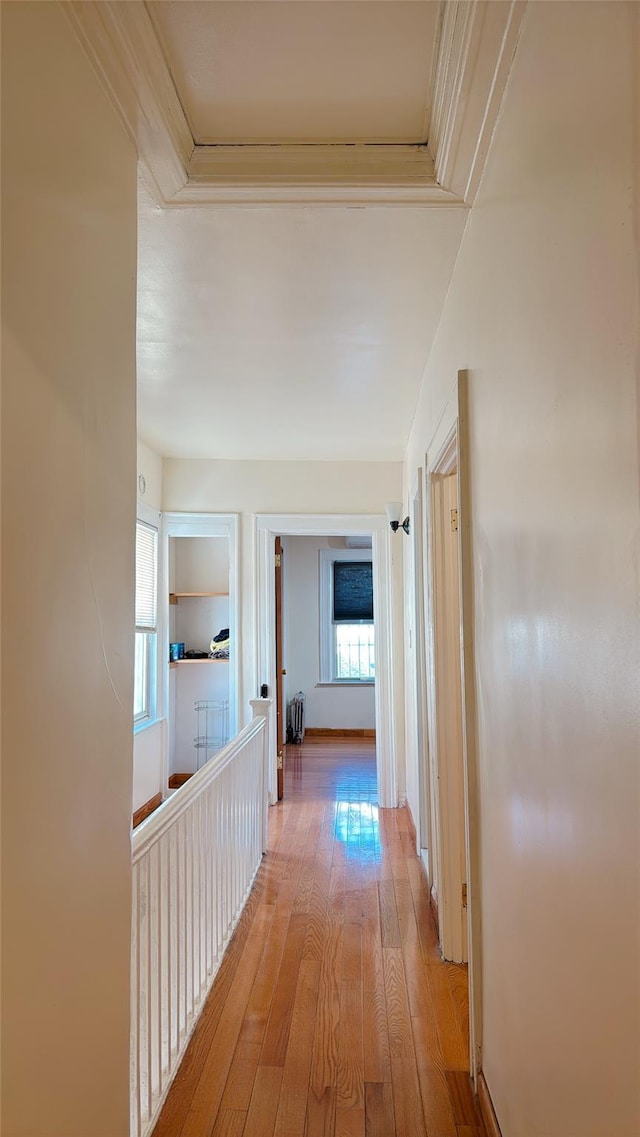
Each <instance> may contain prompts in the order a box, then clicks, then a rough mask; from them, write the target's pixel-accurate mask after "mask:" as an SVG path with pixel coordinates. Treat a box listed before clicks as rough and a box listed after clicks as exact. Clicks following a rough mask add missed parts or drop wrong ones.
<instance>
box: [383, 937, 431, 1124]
mask: <svg viewBox="0 0 640 1137" xmlns="http://www.w3.org/2000/svg"><path fill="white" fill-rule="evenodd" d="M383 957H384V958H383V962H384V986H385V993H386V998H387V1019H388V1024H389V1047H390V1055H391V1083H392V1086H393V1108H394V1116H395V1122H396V1134H397V1137H425V1135H426V1132H427V1131H426V1127H425V1122H424V1114H423V1110H422V1099H421V1096H420V1085H419V1082H418V1071H417V1066H416V1054H415V1047H414V1042H413V1032H412V1029H411V1016H410V1013H409V999H408V996H407V989H406V982H405V975H404V964H403V959H402V951H401V950H400V949H399V948H384V950H383Z"/></svg>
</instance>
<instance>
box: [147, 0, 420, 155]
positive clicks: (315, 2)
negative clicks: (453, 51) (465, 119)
mask: <svg viewBox="0 0 640 1137" xmlns="http://www.w3.org/2000/svg"><path fill="white" fill-rule="evenodd" d="M147 8H148V10H149V12H150V14H151V17H152V19H153V21H154V24H155V27H156V30H157V33H158V36H159V38H160V40H161V43H162V45H163V49H164V51H165V54H166V57H167V60H168V63H169V66H170V69H171V73H172V76H173V79H174V82H175V85H176V89H177V91H178V95H179V97H180V99H181V101H182V104H183V107H184V109H185V112H186V115H187V118H188V120H189V123H190V126H191V129H192V131H193V135H194V140H195V142H196V143H198V144H201V145H204V144H215V143H227V144H229V143H314V142H316V143H318V142H392V143H393V142H395V143H407V142H409V143H411V142H414V143H415V142H423V141H425V139H426V132H427V129H428V106H427V103H428V98H429V85H430V76H431V66H432V58H433V51H434V39H435V34H436V24H437V13H438V4H437V3H435V2H433V0H335V2H331V0H211V2H209V0H196V2H192V0H149V3H148V4H147Z"/></svg>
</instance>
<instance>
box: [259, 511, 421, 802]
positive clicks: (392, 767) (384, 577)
mask: <svg viewBox="0 0 640 1137" xmlns="http://www.w3.org/2000/svg"><path fill="white" fill-rule="evenodd" d="M353 534H370V535H371V544H372V547H371V554H370V555H371V562H372V567H373V589H374V594H375V597H376V645H375V662H376V682H375V696H374V697H375V732H376V761H377V774H378V793H379V802H380V805H382V806H396V805H397V804H398V794H397V777H396V731H395V711H394V706H393V671H394V666H399V665H400V656H399V654H398V655H396V649H395V645H394V615H393V608H394V605H393V587H392V579H393V573H392V551H391V542H390V538H391V537H392V536H393V535H392V533H391V530H390V529H389V526H388V524H387V522H386V519H385V518H384V517H382V516H380V515H346V516H343V515H331V516H323V515H310V516H304V515H303V516H301V515H288V514H284V515H283V514H262V515H259V516H258V517H257V519H256V557H257V564H256V576H257V582H258V588H257V605H256V640H257V645H258V676H257V678H258V684H259V686H262V684H265V685H266V686H267V687H268V689H269V691H270V692H272V693H273V696H274V701H273V705H272V708H271V719H270V738H271V762H270V778H269V795H270V801H271V804H274V803H275V802H276V801H277V800H278V746H277V717H276V706H275V703H276V698H275V696H276V687H277V675H276V671H277V665H276V611H275V571H276V570H275V556H274V550H275V538H276V537H277V536H280V537H283V538H287V537H293V536H304V537H325V538H332V537H336V536H337V537H343V538H344V537H349V536H351V535H353ZM285 589H286V583H285ZM285 667H286V661H285ZM281 670H282V668H281ZM288 678H289V677H287V679H288Z"/></svg>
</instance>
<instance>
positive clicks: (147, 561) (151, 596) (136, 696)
mask: <svg viewBox="0 0 640 1137" xmlns="http://www.w3.org/2000/svg"><path fill="white" fill-rule="evenodd" d="M157 641H158V530H157V529H155V528H154V526H153V525H147V523H146V522H145V521H137V522H136V645H135V669H134V681H133V722H134V725H137V724H139V723H143V722H146V721H147V720H149V719H152V718H153V717H154V715H155V687H156V683H155V680H156V656H157Z"/></svg>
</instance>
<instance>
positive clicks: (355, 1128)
mask: <svg viewBox="0 0 640 1137" xmlns="http://www.w3.org/2000/svg"><path fill="white" fill-rule="evenodd" d="M335 1137H365V1131H364V1108H363V1109H336V1133H335Z"/></svg>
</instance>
